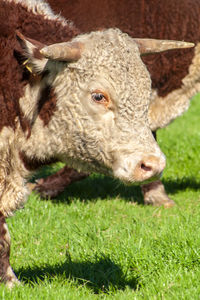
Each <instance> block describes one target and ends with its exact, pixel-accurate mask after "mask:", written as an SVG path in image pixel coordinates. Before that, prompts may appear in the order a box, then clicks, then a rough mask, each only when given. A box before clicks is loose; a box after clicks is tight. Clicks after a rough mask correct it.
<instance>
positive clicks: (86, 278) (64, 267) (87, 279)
mask: <svg viewBox="0 0 200 300" xmlns="http://www.w3.org/2000/svg"><path fill="white" fill-rule="evenodd" d="M16 274H17V276H18V277H19V278H20V280H21V281H22V282H24V283H29V284H35V283H36V284H39V283H40V282H41V281H44V280H45V281H46V280H48V281H49V282H51V281H52V280H53V278H54V277H55V276H62V277H63V276H64V277H65V278H66V279H75V280H76V282H77V283H78V284H80V285H86V286H87V287H89V288H91V289H92V290H93V291H94V293H97V294H99V293H102V292H109V291H110V290H124V289H125V288H126V286H129V287H130V288H131V289H136V288H137V287H138V278H133V279H132V280H130V281H127V280H126V279H125V275H124V274H123V272H122V270H121V268H120V267H119V266H118V265H116V264H115V263H114V262H113V261H112V260H111V259H110V258H108V257H101V258H99V259H97V261H96V262H94V263H92V262H89V261H86V262H72V261H71V259H70V257H69V258H67V261H66V262H65V263H63V264H57V265H54V266H52V265H46V266H45V267H44V268H40V267H34V268H23V269H19V270H18V271H17V272H16Z"/></svg>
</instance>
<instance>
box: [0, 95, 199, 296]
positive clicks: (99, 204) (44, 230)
mask: <svg viewBox="0 0 200 300" xmlns="http://www.w3.org/2000/svg"><path fill="white" fill-rule="evenodd" d="M158 141H159V144H160V146H161V148H162V150H163V152H164V153H165V154H166V156H167V168H166V170H165V172H164V176H163V182H164V184H165V187H166V190H167V192H168V194H169V195H170V197H171V198H172V199H173V200H174V201H175V202H176V206H175V207H173V208H170V209H164V208H155V207H150V206H144V205H143V204H142V197H141V194H140V190H139V188H138V187H130V186H129V187H124V186H123V185H122V184H120V183H119V182H118V181H115V180H113V179H111V178H108V177H104V176H101V175H93V176H91V177H90V178H88V179H86V180H84V181H82V182H79V183H76V184H73V185H71V187H69V188H68V189H67V190H66V191H65V193H63V194H62V195H61V196H60V197H59V198H57V199H56V200H54V201H50V200H48V201H45V200H41V199H40V198H39V197H38V196H37V195H36V194H32V195H31V196H30V198H29V200H28V202H27V204H26V206H25V209H23V210H20V211H18V212H17V213H16V215H15V217H14V218H11V219H9V220H8V225H9V229H10V233H11V237H12V250H11V264H12V267H13V269H14V271H15V273H16V274H17V276H18V277H19V278H20V280H21V282H22V285H21V286H19V287H16V288H15V289H13V290H12V291H8V290H7V289H6V288H5V287H4V286H1V287H0V299H6V300H7V299H12V300H15V299H26V300H27V299H37V300H41V299H59V300H62V299H66V300H70V299H120V300H121V299H122V300H123V299H124V300H125V299H126V300H127V299H178V300H180V299H188V300H189V299H190V300H191V299H200V95H199V96H196V97H195V98H194V100H193V101H192V104H191V107H190V109H189V111H188V112H187V113H186V114H185V115H184V116H183V117H181V118H179V119H177V120H176V121H175V122H174V123H173V124H171V125H170V126H169V127H167V128H166V129H163V130H160V131H159V132H158ZM48 171H49V168H47V169H46V170H43V171H42V172H48Z"/></svg>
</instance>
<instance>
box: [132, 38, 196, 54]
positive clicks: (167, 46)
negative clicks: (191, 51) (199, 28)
mask: <svg viewBox="0 0 200 300" xmlns="http://www.w3.org/2000/svg"><path fill="white" fill-rule="evenodd" d="M133 40H134V41H135V42H136V43H137V44H138V47H139V51H140V53H141V54H143V55H144V54H149V53H156V52H163V51H167V50H172V49H180V48H191V47H194V46H195V45H194V43H189V42H180V41H172V40H156V39H139V38H138V39H137V38H136V39H133Z"/></svg>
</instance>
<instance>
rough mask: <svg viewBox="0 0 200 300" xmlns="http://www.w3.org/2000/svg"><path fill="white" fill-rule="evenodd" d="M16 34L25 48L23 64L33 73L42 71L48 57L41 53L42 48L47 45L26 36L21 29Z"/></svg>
mask: <svg viewBox="0 0 200 300" xmlns="http://www.w3.org/2000/svg"><path fill="white" fill-rule="evenodd" d="M16 36H17V39H18V41H19V43H20V45H21V48H22V50H23V57H24V62H23V65H24V66H25V67H26V68H27V69H28V70H29V71H30V72H31V73H35V74H36V73H42V72H43V71H44V69H45V66H46V63H47V59H46V58H45V57H44V55H42V54H41V53H40V50H41V49H42V48H43V47H45V45H44V44H42V43H40V42H38V41H36V40H33V39H29V38H27V37H25V36H24V35H23V34H22V33H20V32H19V31H16Z"/></svg>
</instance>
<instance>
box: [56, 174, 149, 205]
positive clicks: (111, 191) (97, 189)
mask: <svg viewBox="0 0 200 300" xmlns="http://www.w3.org/2000/svg"><path fill="white" fill-rule="evenodd" d="M118 197H120V199H123V200H125V201H128V202H137V203H138V204H143V196H142V193H141V189H140V187H139V186H126V185H124V184H123V183H121V182H120V181H118V180H116V179H113V178H111V177H107V176H104V175H100V174H92V175H90V176H89V177H88V178H86V179H84V180H82V181H79V182H75V183H72V184H71V185H69V186H68V187H67V188H66V189H65V190H64V192H63V193H61V194H59V195H58V196H57V197H56V198H54V199H53V200H52V201H53V202H66V201H68V202H71V201H73V200H76V199H79V200H80V201H96V200H98V199H102V200H103V199H115V198H118Z"/></svg>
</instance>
